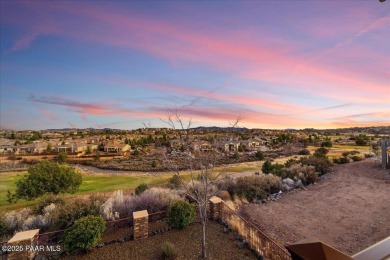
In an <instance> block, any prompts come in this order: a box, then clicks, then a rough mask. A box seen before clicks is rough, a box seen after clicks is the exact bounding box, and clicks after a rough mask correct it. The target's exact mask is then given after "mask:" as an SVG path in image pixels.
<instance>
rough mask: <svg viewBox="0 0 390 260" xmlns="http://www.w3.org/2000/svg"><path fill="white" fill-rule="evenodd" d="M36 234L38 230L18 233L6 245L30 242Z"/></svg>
mask: <svg viewBox="0 0 390 260" xmlns="http://www.w3.org/2000/svg"><path fill="white" fill-rule="evenodd" d="M38 234H39V229H32V230H27V231H23V232H18V233H16V234H15V235H14V236H13V237H12V238H11V239H10V240H9V241H8V243H15V242H20V241H24V240H32V239H33V238H34V237H35V236H36V235H38Z"/></svg>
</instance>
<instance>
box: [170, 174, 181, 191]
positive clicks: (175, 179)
mask: <svg viewBox="0 0 390 260" xmlns="http://www.w3.org/2000/svg"><path fill="white" fill-rule="evenodd" d="M168 183H169V184H170V185H171V186H172V187H173V188H175V189H178V188H180V186H181V180H180V177H179V176H178V175H176V174H174V175H173V176H172V177H171V178H170V179H169V181H168Z"/></svg>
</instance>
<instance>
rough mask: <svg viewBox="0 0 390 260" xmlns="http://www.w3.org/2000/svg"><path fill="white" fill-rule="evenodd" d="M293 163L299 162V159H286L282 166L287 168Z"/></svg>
mask: <svg viewBox="0 0 390 260" xmlns="http://www.w3.org/2000/svg"><path fill="white" fill-rule="evenodd" d="M294 164H299V161H298V160H295V159H292V158H290V159H288V160H287V161H286V162H285V163H284V167H286V168H288V167H290V166H292V165H294Z"/></svg>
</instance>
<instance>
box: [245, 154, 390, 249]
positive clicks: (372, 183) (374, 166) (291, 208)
mask: <svg viewBox="0 0 390 260" xmlns="http://www.w3.org/2000/svg"><path fill="white" fill-rule="evenodd" d="M389 173H390V170H383V169H380V164H379V163H378V162H374V161H373V160H371V159H366V160H364V161H360V162H354V163H348V164H344V165H336V166H334V171H333V172H332V173H330V174H329V176H328V177H327V178H326V179H324V180H322V181H321V182H320V183H317V184H315V185H311V186H309V187H308V188H307V190H295V191H293V192H290V193H287V194H285V195H284V196H283V197H282V198H281V199H280V200H279V201H276V202H270V203H267V204H261V205H259V204H248V205H245V206H243V207H242V208H241V213H242V214H243V215H244V216H245V217H248V218H250V219H251V220H252V221H253V222H254V223H255V224H256V225H258V226H259V227H260V229H262V230H263V231H265V233H266V234H268V235H269V236H271V237H272V238H273V239H275V240H276V241H278V242H279V243H280V244H281V245H287V244H289V243H293V242H296V241H299V240H301V239H304V238H317V239H319V240H321V241H323V242H325V243H327V244H329V245H331V246H333V247H335V248H337V249H339V250H341V251H342V252H344V253H346V254H349V255H353V254H355V253H357V252H359V251H361V250H363V249H365V248H367V247H368V246H371V245H373V244H374V243H376V242H378V241H380V240H382V239H384V238H386V237H388V236H390V174H389Z"/></svg>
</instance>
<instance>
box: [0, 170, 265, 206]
mask: <svg viewBox="0 0 390 260" xmlns="http://www.w3.org/2000/svg"><path fill="white" fill-rule="evenodd" d="M221 170H222V167H220V168H217V169H215V172H216V173H218V171H221ZM224 170H225V171H226V173H227V174H232V173H237V172H243V171H252V170H253V171H256V170H259V167H258V166H250V165H249V166H248V165H235V166H227V167H226V168H225V169H224ZM24 174H27V172H1V173H0V210H1V211H10V210H16V209H21V208H24V207H31V206H34V205H36V204H37V201H38V200H34V201H27V200H19V201H18V202H17V203H14V204H9V203H8V202H7V190H10V191H11V192H14V191H15V189H16V185H15V183H16V181H17V180H19V179H20V178H21V177H22V176H23V175H24ZM188 175H189V173H188V172H183V173H182V176H184V179H189V177H188ZM170 177H172V173H164V174H158V175H151V174H116V175H112V174H83V182H82V184H81V186H80V188H79V190H78V191H77V192H76V193H75V194H74V195H76V196H77V195H85V194H91V193H96V192H99V193H105V192H112V191H115V190H132V189H135V188H136V187H137V186H138V185H139V184H141V183H142V182H143V183H146V184H147V185H149V186H154V185H159V184H163V183H166V182H167V181H168V179H169V178H170ZM74 195H73V196H74Z"/></svg>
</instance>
